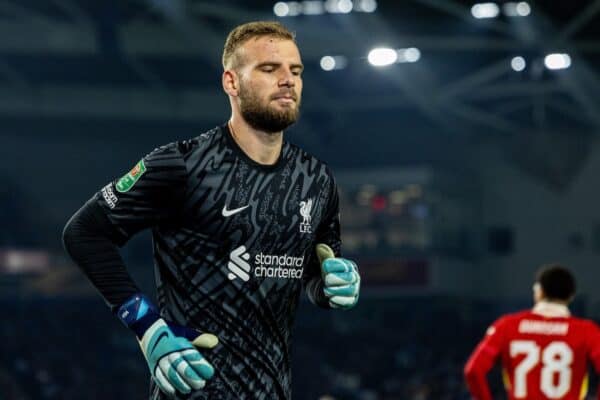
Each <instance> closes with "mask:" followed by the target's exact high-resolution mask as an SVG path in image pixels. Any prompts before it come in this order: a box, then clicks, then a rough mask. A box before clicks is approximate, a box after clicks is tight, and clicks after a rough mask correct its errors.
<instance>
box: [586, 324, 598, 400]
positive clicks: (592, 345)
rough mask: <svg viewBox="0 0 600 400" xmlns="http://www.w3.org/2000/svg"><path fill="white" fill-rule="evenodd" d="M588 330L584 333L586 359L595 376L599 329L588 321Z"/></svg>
mask: <svg viewBox="0 0 600 400" xmlns="http://www.w3.org/2000/svg"><path fill="white" fill-rule="evenodd" d="M589 324H590V326H589V329H588V330H587V332H586V345H587V353H588V357H589V359H590V361H591V363H592V365H593V366H594V371H595V372H596V374H597V375H599V374H600V329H599V328H598V326H597V325H596V324H595V323H593V322H591V321H590V323H589ZM596 399H597V400H600V387H598V390H597V391H596Z"/></svg>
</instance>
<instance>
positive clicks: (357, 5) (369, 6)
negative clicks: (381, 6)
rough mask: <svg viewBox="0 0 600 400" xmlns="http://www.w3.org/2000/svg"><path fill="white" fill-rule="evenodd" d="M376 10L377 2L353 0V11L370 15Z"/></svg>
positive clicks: (372, 0) (374, 0) (373, 0)
mask: <svg viewBox="0 0 600 400" xmlns="http://www.w3.org/2000/svg"><path fill="white" fill-rule="evenodd" d="M375 10H377V1H376V0H355V1H354V11H360V12H366V13H372V12H375Z"/></svg>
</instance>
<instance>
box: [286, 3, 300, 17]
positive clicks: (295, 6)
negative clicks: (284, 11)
mask: <svg viewBox="0 0 600 400" xmlns="http://www.w3.org/2000/svg"><path fill="white" fill-rule="evenodd" d="M287 5H288V7H289V10H290V11H289V12H288V15H289V16H290V17H296V16H298V15H300V14H302V4H301V3H300V2H298V1H289V2H288V3H287Z"/></svg>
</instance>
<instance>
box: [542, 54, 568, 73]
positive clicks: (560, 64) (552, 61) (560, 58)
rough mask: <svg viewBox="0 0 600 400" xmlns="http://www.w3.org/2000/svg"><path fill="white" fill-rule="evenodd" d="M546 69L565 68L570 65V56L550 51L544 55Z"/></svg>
mask: <svg viewBox="0 0 600 400" xmlns="http://www.w3.org/2000/svg"><path fill="white" fill-rule="evenodd" d="M544 65H546V68H548V69H566V68H569V67H570V66H571V56H569V55H568V54H566V53H552V54H548V55H547V56H546V57H544Z"/></svg>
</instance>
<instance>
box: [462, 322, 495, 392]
mask: <svg viewBox="0 0 600 400" xmlns="http://www.w3.org/2000/svg"><path fill="white" fill-rule="evenodd" d="M501 326H502V320H499V321H497V322H496V323H494V324H493V325H492V326H490V327H489V328H488V330H487V333H486V336H485V337H484V338H483V339H482V340H481V342H479V344H478V345H477V347H476V348H475V350H474V351H473V353H472V354H471V356H470V357H469V360H468V361H467V364H466V365H465V368H464V375H465V379H466V382H467V387H468V388H469V392H470V393H471V395H472V396H473V398H474V399H476V400H492V399H493V398H492V393H491V391H490V388H489V385H488V382H487V378H486V376H487V374H488V372H489V371H490V369H492V367H493V366H494V364H495V363H496V360H497V359H498V356H499V355H500V353H501V351H502V343H503V338H502V332H501V330H500V328H501Z"/></svg>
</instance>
